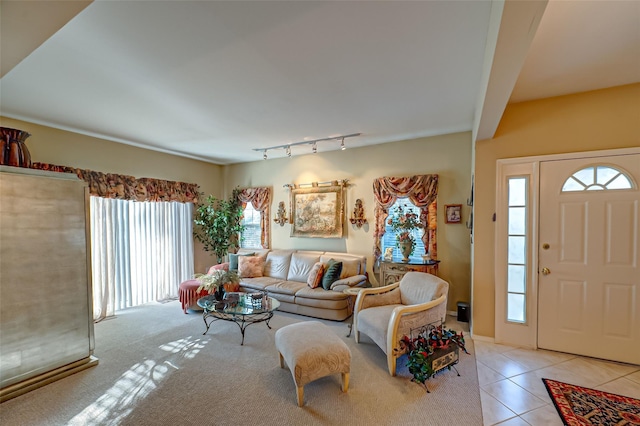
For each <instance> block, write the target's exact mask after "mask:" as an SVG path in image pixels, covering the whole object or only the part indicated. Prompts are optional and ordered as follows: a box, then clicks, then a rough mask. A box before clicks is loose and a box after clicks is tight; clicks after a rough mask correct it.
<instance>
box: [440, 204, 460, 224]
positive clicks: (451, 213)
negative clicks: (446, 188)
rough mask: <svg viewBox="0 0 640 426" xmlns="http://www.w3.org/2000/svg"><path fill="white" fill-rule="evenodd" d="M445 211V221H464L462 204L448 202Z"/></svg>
mask: <svg viewBox="0 0 640 426" xmlns="http://www.w3.org/2000/svg"><path fill="white" fill-rule="evenodd" d="M444 213H445V214H444V222H445V223H461V222H462V204H447V205H445V206H444Z"/></svg>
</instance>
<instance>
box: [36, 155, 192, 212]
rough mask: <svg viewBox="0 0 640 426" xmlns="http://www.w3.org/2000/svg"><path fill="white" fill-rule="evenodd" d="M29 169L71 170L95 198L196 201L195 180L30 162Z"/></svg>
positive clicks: (66, 171) (62, 171)
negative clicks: (123, 173) (102, 171)
mask: <svg viewBox="0 0 640 426" xmlns="http://www.w3.org/2000/svg"><path fill="white" fill-rule="evenodd" d="M31 168H33V169H38V170H47V171H51V172H61V173H74V174H75V175H76V176H78V177H79V178H80V179H82V180H84V181H85V182H87V184H88V185H89V193H90V194H91V195H93V196H95V197H102V198H117V199H122V200H133V201H178V202H181V203H197V202H198V189H199V186H198V184H195V183H185V182H174V181H169V180H162V179H152V178H135V177H133V176H127V175H117V174H113V173H101V172H95V171H93V170H84V169H77V168H74V167H67V166H57V165H55V164H46V163H33V164H32V165H31Z"/></svg>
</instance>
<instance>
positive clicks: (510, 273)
mask: <svg viewBox="0 0 640 426" xmlns="http://www.w3.org/2000/svg"><path fill="white" fill-rule="evenodd" d="M528 186H529V179H528V178H527V177H514V178H509V180H508V212H507V227H508V232H507V321H511V322H519V323H525V322H526V309H525V308H526V305H527V303H526V297H527V296H526V294H527V199H528V194H527V187H528Z"/></svg>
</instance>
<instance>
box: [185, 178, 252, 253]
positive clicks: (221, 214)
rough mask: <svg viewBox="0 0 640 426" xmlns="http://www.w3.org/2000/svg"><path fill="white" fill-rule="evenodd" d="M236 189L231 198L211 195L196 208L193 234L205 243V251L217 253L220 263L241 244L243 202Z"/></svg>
mask: <svg viewBox="0 0 640 426" xmlns="http://www.w3.org/2000/svg"><path fill="white" fill-rule="evenodd" d="M236 194H237V191H236V190H234V191H233V194H232V196H231V198H230V199H229V200H222V199H218V198H216V197H214V196H212V195H209V196H208V197H207V199H206V200H205V201H204V202H203V203H202V204H199V205H198V207H197V208H196V212H195V218H194V221H193V223H194V225H195V226H194V230H193V235H194V236H195V238H196V239H197V240H198V241H200V242H201V243H202V244H203V245H204V250H205V251H212V252H214V253H215V255H216V258H217V261H218V263H222V261H223V259H224V257H225V256H226V255H227V253H228V252H229V251H230V250H235V248H237V247H238V245H239V234H240V232H242V231H243V230H244V226H243V225H242V213H243V210H242V203H241V202H240V201H239V200H238V197H237V195H236Z"/></svg>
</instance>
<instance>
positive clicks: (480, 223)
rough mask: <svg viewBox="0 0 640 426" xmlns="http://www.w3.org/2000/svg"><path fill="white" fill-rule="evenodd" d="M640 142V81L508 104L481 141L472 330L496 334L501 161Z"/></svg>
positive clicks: (477, 156) (477, 165)
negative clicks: (496, 215)
mask: <svg viewBox="0 0 640 426" xmlns="http://www.w3.org/2000/svg"><path fill="white" fill-rule="evenodd" d="M638 146H640V84H633V85H627V86H620V87H614V88H610V89H604V90H598V91H593V92H586V93H580V94H574V95H567V96H561V97H555V98H548V99H542V100H537V101H531V102H522V103H517V104H511V105H508V106H507V109H506V111H505V113H504V116H503V118H502V121H501V122H500V126H499V128H498V131H497V132H496V135H495V137H494V138H493V139H489V140H483V141H479V142H477V143H476V148H475V185H476V194H475V205H474V222H475V227H474V228H475V229H474V245H473V256H474V270H473V306H472V309H471V314H472V318H473V333H474V335H477V336H488V337H493V336H494V316H495V303H494V299H495V292H494V286H495V282H494V281H495V277H494V249H495V244H496V242H495V238H494V231H495V229H494V222H493V221H492V216H493V213H494V211H495V196H496V193H495V186H496V160H498V159H501V158H513V157H526V156H533V155H548V154H559V153H566V152H580V151H596V150H603V149H614V148H629V147H638Z"/></svg>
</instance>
